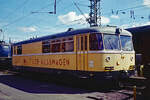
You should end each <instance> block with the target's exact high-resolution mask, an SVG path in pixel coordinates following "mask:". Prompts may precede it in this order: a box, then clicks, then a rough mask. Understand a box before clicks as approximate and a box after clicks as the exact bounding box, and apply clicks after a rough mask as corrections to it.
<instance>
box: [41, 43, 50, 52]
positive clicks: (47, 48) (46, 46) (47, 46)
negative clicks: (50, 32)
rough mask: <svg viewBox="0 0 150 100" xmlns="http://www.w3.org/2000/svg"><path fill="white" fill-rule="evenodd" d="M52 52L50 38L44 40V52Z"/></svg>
mask: <svg viewBox="0 0 150 100" xmlns="http://www.w3.org/2000/svg"><path fill="white" fill-rule="evenodd" d="M49 52H50V40H46V41H42V53H49Z"/></svg>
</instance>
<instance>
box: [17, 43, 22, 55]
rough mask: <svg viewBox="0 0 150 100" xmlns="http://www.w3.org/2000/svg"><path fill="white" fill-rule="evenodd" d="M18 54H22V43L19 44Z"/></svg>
mask: <svg viewBox="0 0 150 100" xmlns="http://www.w3.org/2000/svg"><path fill="white" fill-rule="evenodd" d="M17 54H18V55H20V54H22V45H19V46H17Z"/></svg>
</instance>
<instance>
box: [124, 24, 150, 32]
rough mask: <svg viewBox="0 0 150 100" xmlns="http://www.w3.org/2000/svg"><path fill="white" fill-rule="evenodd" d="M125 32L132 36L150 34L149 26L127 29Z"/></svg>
mask: <svg viewBox="0 0 150 100" xmlns="http://www.w3.org/2000/svg"><path fill="white" fill-rule="evenodd" d="M126 30H127V31H129V32H131V33H132V34H138V33H139V34H140V33H141V34H143V33H149V32H150V25H146V26H139V27H132V28H127V29H126Z"/></svg>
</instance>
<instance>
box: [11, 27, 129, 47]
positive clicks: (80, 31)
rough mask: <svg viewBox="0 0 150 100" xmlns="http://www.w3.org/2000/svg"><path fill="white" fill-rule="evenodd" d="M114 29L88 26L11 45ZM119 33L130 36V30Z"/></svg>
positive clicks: (113, 29)
mask: <svg viewBox="0 0 150 100" xmlns="http://www.w3.org/2000/svg"><path fill="white" fill-rule="evenodd" d="M116 29H117V28H116V27H110V26H109V27H90V28H83V29H76V30H71V31H66V32H62V33H57V34H52V35H47V36H43V37H39V38H35V39H30V40H25V41H21V42H18V43H14V44H13V45H21V44H27V43H32V42H38V41H42V40H47V39H55V38H60V37H66V36H72V35H77V34H85V33H106V34H116ZM120 34H121V35H129V36H131V34H130V32H128V31H126V30H122V31H121V33H120Z"/></svg>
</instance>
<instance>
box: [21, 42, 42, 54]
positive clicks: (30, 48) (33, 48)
mask: <svg viewBox="0 0 150 100" xmlns="http://www.w3.org/2000/svg"><path fill="white" fill-rule="evenodd" d="M41 52H42V42H33V43H28V44H24V45H22V54H37V53H41Z"/></svg>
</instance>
